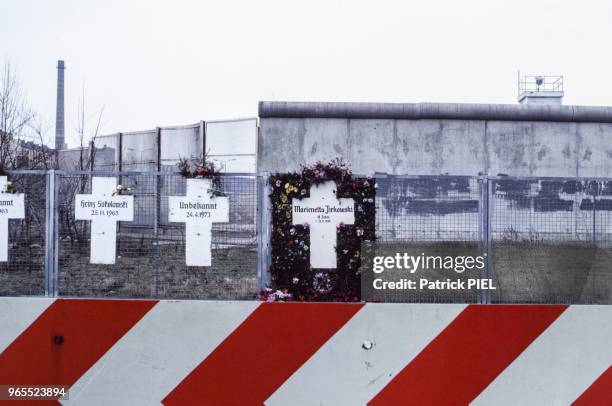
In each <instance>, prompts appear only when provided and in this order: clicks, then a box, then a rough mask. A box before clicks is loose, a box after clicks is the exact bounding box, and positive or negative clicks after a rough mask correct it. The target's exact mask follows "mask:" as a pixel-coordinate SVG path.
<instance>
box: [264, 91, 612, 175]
mask: <svg viewBox="0 0 612 406" xmlns="http://www.w3.org/2000/svg"><path fill="white" fill-rule="evenodd" d="M302 104H303V103H302ZM302 104H296V105H297V106H301V105H302ZM313 104H314V105H315V107H313V108H312V110H313V111H312V112H306V113H304V111H302V110H298V109H297V108H296V109H294V111H295V117H291V116H292V108H293V107H294V106H293V105H292V104H291V103H285V104H284V106H285V107H286V108H285V110H284V111H283V112H282V114H277V113H276V112H275V110H274V108H275V104H274V103H268V104H266V103H262V105H260V116H261V118H260V130H259V145H258V154H259V161H258V163H259V171H260V172H278V171H280V172H284V171H291V170H296V169H298V168H299V164H300V163H312V162H315V161H317V160H322V161H328V160H330V159H332V158H335V157H338V156H341V157H344V158H345V159H346V160H347V161H349V162H350V163H351V164H352V166H353V170H354V171H355V172H356V173H363V174H368V173H373V172H387V173H390V174H412V175H439V174H445V173H449V174H452V175H477V174H478V173H488V174H491V175H497V174H499V173H503V174H508V175H511V176H572V177H573V176H601V177H604V176H612V143H611V142H610V140H611V139H612V120H610V117H608V116H607V115H603V114H600V115H599V116H595V117H592V115H586V113H585V114H584V117H582V116H580V115H579V114H578V113H577V112H574V113H573V115H572V116H565V115H561V114H551V112H553V113H554V112H556V110H555V109H559V111H560V112H561V113H563V112H565V111H566V110H564V109H567V108H570V109H575V108H573V107H572V106H518V105H517V106H505V105H499V106H498V105H487V106H489V107H490V109H489V110H491V111H493V112H492V113H490V112H489V113H488V114H474V113H471V111H466V112H465V114H463V113H462V109H463V110H467V109H465V108H464V106H468V107H472V105H457V106H458V107H456V108H455V109H454V110H452V113H453V114H450V113H445V112H440V111H439V110H441V109H442V107H446V106H445V105H442V107H441V108H440V109H439V110H436V112H437V114H436V112H434V113H431V114H427V115H425V114H421V115H416V114H414V117H416V118H410V117H411V115H409V114H395V116H397V117H398V118H393V116H394V114H387V113H385V111H384V110H385V109H386V108H387V105H385V104H380V105H373V106H371V110H372V111H371V112H370V114H363V111H360V110H356V109H354V111H351V109H350V108H351V106H352V105H353V104H350V105H348V107H347V106H346V105H345V104H343V103H336V104H333V107H334V108H335V109H336V111H340V110H341V114H328V113H329V112H328V111H323V110H321V111H323V112H324V113H325V114H319V115H320V117H317V111H318V110H317V108H316V105H317V104H316V103H313ZM338 105H340V106H338ZM358 107H361V106H358ZM501 107H503V108H504V109H503V110H500V111H502V112H506V110H507V111H509V112H515V114H501V113H499V114H497V116H498V117H500V118H501V117H503V118H504V119H496V114H495V111H497V110H496V109H498V110H499V109H501ZM489 110H487V111H489ZM377 111H379V112H380V114H378V115H379V116H381V117H383V118H376V115H377V114H376V113H377ZM572 111H574V110H572ZM577 111H578V112H582V111H583V110H577ZM596 111H598V112H599V110H596ZM604 111H607V110H604ZM539 112H543V113H542V114H537V113H539ZM587 112H588V111H587ZM358 113H359V114H358ZM469 113H470V114H469ZM527 113H529V114H527ZM544 113H548V114H544ZM364 117H365V118H364ZM406 117H408V118H406ZM422 117H426V118H422ZM448 117H451V118H448ZM463 117H464V118H463ZM479 117H480V118H479ZM572 117H573V118H574V119H575V121H574V122H572V121H569V120H571V119H572ZM508 118H509V119H508ZM545 120H549V121H545ZM555 120H557V121H555ZM586 120H601V121H609V122H595V121H593V122H589V121H586Z"/></svg>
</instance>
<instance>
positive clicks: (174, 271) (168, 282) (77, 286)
mask: <svg viewBox="0 0 612 406" xmlns="http://www.w3.org/2000/svg"><path fill="white" fill-rule="evenodd" d="M184 250H185V246H184V245H182V244H177V243H171V244H164V245H159V247H158V246H157V245H154V244H153V243H152V242H151V241H148V240H138V239H134V240H129V241H125V240H124V241H121V242H120V243H119V246H118V247H117V261H116V263H115V264H114V265H94V264H90V263H89V244H76V243H70V242H62V244H61V246H60V261H59V269H60V274H59V286H60V295H61V296H68V297H70V296H79V297H118V298H120V297H121V298H168V299H236V300H246V299H254V298H255V297H256V295H257V253H256V251H255V249H250V248H246V247H244V248H221V249H215V250H213V267H211V268H204V267H188V266H185V256H184ZM39 251H40V252H36V253H33V255H32V257H34V258H36V259H37V260H38V261H37V263H36V264H35V265H34V264H32V265H31V266H24V265H25V263H24V261H23V260H17V259H18V258H23V256H24V255H25V252H22V251H16V252H12V255H11V258H10V262H9V263H8V265H5V266H4V268H0V296H22V295H43V294H44V266H43V258H44V253H43V251H42V249H40V250H39Z"/></svg>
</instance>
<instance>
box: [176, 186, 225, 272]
mask: <svg viewBox="0 0 612 406" xmlns="http://www.w3.org/2000/svg"><path fill="white" fill-rule="evenodd" d="M212 189H213V188H212V181H211V180H210V179H187V195H186V196H169V197H168V199H169V202H168V203H169V213H168V220H169V221H170V222H176V223H185V263H186V264H187V265H188V266H210V265H211V264H212V259H211V257H212V255H211V248H212V223H228V222H229V199H228V198H227V197H223V196H214V197H212V193H211V191H212Z"/></svg>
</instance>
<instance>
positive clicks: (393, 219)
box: [376, 176, 480, 302]
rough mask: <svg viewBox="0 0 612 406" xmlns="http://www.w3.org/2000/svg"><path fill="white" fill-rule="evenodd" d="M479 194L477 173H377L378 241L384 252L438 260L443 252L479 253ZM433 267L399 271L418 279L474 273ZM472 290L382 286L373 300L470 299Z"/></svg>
mask: <svg viewBox="0 0 612 406" xmlns="http://www.w3.org/2000/svg"><path fill="white" fill-rule="evenodd" d="M479 199H480V188H479V184H478V182H477V178H470V177H461V176H420V177H405V176H381V177H377V191H376V240H377V247H378V248H379V249H380V250H382V251H383V252H384V253H385V255H396V254H398V253H399V254H404V253H407V254H408V255H410V256H413V257H419V256H420V257H424V258H427V257H429V258H432V259H434V258H435V260H436V261H437V260H438V258H445V257H453V258H455V257H465V256H478V255H480V248H479V245H480V244H479V232H478V231H479V219H480V214H479V210H480V209H479V207H480V203H479ZM385 246H386V248H385ZM435 268H437V269H432V268H430V269H419V270H417V271H416V272H414V273H413V274H412V275H407V274H404V275H402V277H406V278H409V279H413V280H416V281H417V282H420V280H421V279H428V280H431V281H433V280H447V279H452V280H455V279H460V280H465V279H467V278H473V277H474V276H475V275H474V274H473V273H471V272H462V273H458V272H455V271H453V270H448V269H439V267H435ZM385 272H387V271H385ZM472 272H473V271H472ZM398 276H399V274H398ZM478 276H479V275H478ZM476 294H477V292H476V290H447V289H440V290H429V289H415V290H396V291H388V290H387V291H384V293H383V292H380V293H379V297H378V298H377V300H380V301H401V302H474V301H476Z"/></svg>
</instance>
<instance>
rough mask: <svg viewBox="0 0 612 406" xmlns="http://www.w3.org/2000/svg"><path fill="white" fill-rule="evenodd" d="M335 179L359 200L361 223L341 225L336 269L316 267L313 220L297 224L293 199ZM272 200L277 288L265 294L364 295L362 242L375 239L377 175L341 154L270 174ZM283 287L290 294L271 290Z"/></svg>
mask: <svg viewBox="0 0 612 406" xmlns="http://www.w3.org/2000/svg"><path fill="white" fill-rule="evenodd" d="M329 180H333V181H335V182H336V186H337V191H336V194H337V196H338V197H339V198H341V197H348V198H352V199H354V201H355V224H353V225H345V224H340V225H339V226H338V239H337V247H336V251H337V253H338V264H337V268H336V269H311V267H310V252H309V246H310V236H309V232H308V224H303V225H293V224H292V204H291V202H292V199H294V198H297V199H302V198H305V197H308V196H309V193H310V187H311V185H316V184H319V183H323V182H325V181H329ZM269 183H270V189H271V193H270V199H271V201H272V228H273V230H272V237H271V243H272V261H271V265H270V273H271V275H272V285H273V286H272V288H273V289H270V288H268V289H265V290H264V291H262V292H261V295H260V296H261V299H262V300H283V301H284V300H300V301H342V302H353V301H359V300H360V296H361V294H360V290H361V277H360V269H359V267H360V263H361V254H360V250H361V242H362V241H365V240H369V241H373V240H374V239H375V229H374V226H375V222H374V219H375V209H374V197H375V190H376V184H375V181H374V179H372V178H371V177H367V178H355V177H353V174H352V171H351V169H350V167H349V165H348V164H346V163H345V162H343V161H342V160H341V159H335V160H333V161H331V162H330V163H328V164H323V163H321V162H317V163H316V164H314V165H310V166H302V170H301V172H299V173H298V172H294V173H285V174H275V175H273V176H271V177H270V179H269ZM277 291H280V292H283V293H284V295H279V294H275V295H274V296H273V297H272V298H271V297H270V294H271V292H277Z"/></svg>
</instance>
